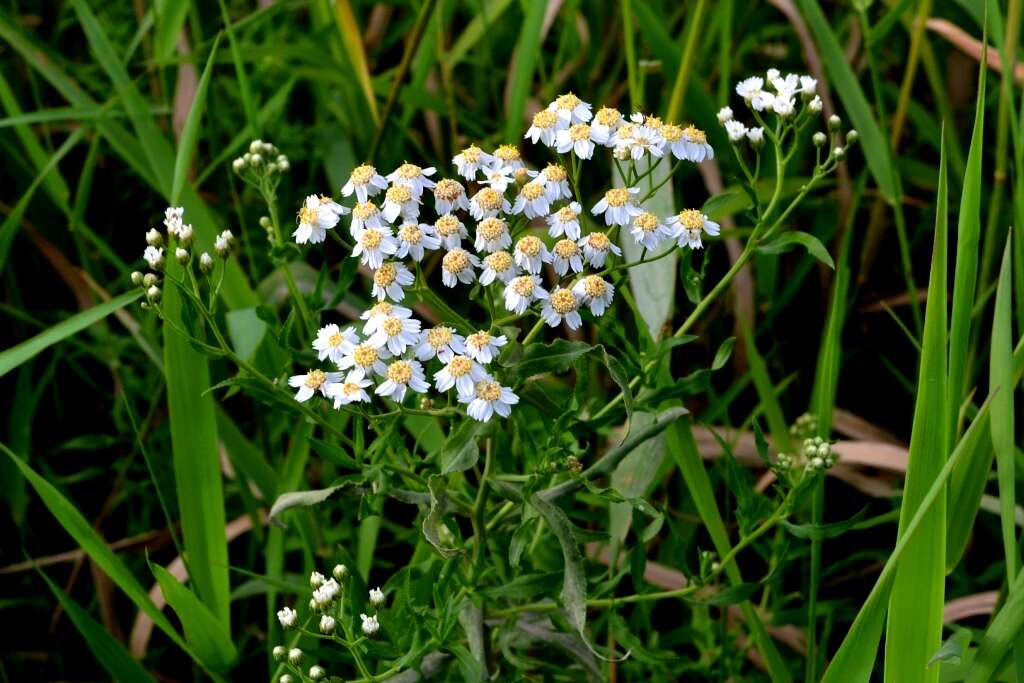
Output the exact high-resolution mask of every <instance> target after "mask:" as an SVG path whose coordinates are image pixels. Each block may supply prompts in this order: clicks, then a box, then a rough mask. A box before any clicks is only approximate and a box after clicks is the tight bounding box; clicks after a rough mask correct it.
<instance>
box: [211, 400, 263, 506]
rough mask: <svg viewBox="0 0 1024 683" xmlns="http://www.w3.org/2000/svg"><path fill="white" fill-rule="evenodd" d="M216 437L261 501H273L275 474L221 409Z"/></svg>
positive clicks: (259, 451)
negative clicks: (257, 493)
mask: <svg viewBox="0 0 1024 683" xmlns="http://www.w3.org/2000/svg"><path fill="white" fill-rule="evenodd" d="M217 436H219V437H220V440H221V441H222V442H223V443H224V449H225V450H226V451H227V453H228V456H229V457H230V458H231V462H232V463H233V464H234V465H235V467H237V468H238V470H239V471H240V472H241V473H242V474H244V475H245V478H246V479H248V480H249V481H251V482H252V483H253V484H255V485H256V488H258V489H259V490H260V494H261V497H262V499H263V500H265V501H269V500H273V498H274V495H275V494H276V493H277V474H276V473H275V472H274V468H272V467H271V466H270V464H269V463H268V462H267V459H266V457H265V456H264V455H263V451H261V450H260V449H259V448H257V447H256V446H255V445H254V444H253V443H252V442H250V441H249V440H248V439H246V438H245V435H244V434H242V431H241V430H240V429H239V428H238V426H237V425H235V423H234V422H233V421H232V420H231V417H230V416H228V414H227V413H225V412H224V411H223V410H222V409H218V410H217Z"/></svg>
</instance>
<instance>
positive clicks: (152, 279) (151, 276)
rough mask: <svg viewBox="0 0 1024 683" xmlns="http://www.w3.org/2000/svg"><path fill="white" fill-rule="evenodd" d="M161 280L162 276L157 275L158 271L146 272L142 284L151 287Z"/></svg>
mask: <svg viewBox="0 0 1024 683" xmlns="http://www.w3.org/2000/svg"><path fill="white" fill-rule="evenodd" d="M159 281H160V278H158V277H157V276H156V273H146V274H145V275H143V276H142V286H143V287H146V288H149V287H152V286H153V285H155V284H156V283H157V282H159Z"/></svg>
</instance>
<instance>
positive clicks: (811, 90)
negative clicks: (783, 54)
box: [800, 76, 818, 100]
mask: <svg viewBox="0 0 1024 683" xmlns="http://www.w3.org/2000/svg"><path fill="white" fill-rule="evenodd" d="M817 90H818V80H817V79H816V78H811V77H810V76H801V77H800V95H801V96H802V97H803V98H804V99H805V100H809V99H811V98H812V97H816V96H817V95H815V93H816V92H817Z"/></svg>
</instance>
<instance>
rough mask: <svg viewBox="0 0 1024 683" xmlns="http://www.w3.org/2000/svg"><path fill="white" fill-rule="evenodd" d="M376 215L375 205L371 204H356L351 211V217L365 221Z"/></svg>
mask: <svg viewBox="0 0 1024 683" xmlns="http://www.w3.org/2000/svg"><path fill="white" fill-rule="evenodd" d="M376 215H377V205H376V204H374V203H373V202H357V203H356V206H355V208H354V209H352V217H353V218H358V219H359V220H363V221H365V220H366V219H368V218H373V217H374V216H376Z"/></svg>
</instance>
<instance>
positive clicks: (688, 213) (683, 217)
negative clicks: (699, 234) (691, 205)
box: [679, 209, 704, 230]
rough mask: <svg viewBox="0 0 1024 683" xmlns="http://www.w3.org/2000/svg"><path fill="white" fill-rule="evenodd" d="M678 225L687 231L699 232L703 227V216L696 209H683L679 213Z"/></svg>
mask: <svg viewBox="0 0 1024 683" xmlns="http://www.w3.org/2000/svg"><path fill="white" fill-rule="evenodd" d="M679 224H680V225H681V226H683V227H684V228H686V229H687V230H700V229H701V228H702V227H704V214H702V213H701V212H700V211H698V210H697V209H684V210H682V211H680V212H679Z"/></svg>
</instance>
